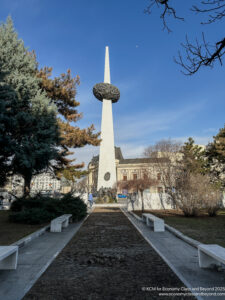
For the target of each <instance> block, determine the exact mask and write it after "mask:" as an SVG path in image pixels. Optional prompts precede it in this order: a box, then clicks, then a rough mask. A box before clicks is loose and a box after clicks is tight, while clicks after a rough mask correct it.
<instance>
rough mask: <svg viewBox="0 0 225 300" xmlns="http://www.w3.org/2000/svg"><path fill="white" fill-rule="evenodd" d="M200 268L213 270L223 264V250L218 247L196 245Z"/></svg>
mask: <svg viewBox="0 0 225 300" xmlns="http://www.w3.org/2000/svg"><path fill="white" fill-rule="evenodd" d="M198 260H199V266H200V268H214V267H215V266H221V264H225V248H223V247H221V246H219V245H204V244H200V245H198Z"/></svg>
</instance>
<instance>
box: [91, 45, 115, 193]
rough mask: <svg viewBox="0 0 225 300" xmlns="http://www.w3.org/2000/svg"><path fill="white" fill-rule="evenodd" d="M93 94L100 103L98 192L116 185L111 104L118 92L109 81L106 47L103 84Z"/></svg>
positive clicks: (106, 50)
mask: <svg viewBox="0 0 225 300" xmlns="http://www.w3.org/2000/svg"><path fill="white" fill-rule="evenodd" d="M93 93H94V95H95V97H96V98H97V99H98V100H100V101H102V124H101V139H102V141H101V144H100V153H99V165H98V184H97V190H99V189H100V188H101V187H103V188H105V187H106V188H112V187H113V185H114V184H115V183H116V163H115V148H114V131H113V114H112V103H114V102H117V101H118V100H119V97H120V92H119V90H118V89H117V87H115V86H113V85H112V84H111V81H110V68H109V48H108V47H106V49H105V73H104V83H98V84H96V85H95V86H94V88H93Z"/></svg>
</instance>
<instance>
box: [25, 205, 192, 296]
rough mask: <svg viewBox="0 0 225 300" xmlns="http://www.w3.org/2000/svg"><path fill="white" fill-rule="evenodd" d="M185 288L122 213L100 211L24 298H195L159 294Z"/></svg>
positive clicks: (87, 221) (85, 224) (90, 218)
mask: <svg viewBox="0 0 225 300" xmlns="http://www.w3.org/2000/svg"><path fill="white" fill-rule="evenodd" d="M183 286H184V285H183V283H182V282H181V281H180V280H179V279H178V278H177V276H176V275H175V274H174V273H173V271H172V270H171V269H170V268H169V267H168V266H167V265H166V263H165V262H164V261H163V260H162V259H161V257H160V256H159V255H158V254H157V253H156V252H155V251H154V250H153V249H152V248H151V247H150V245H149V244H148V243H147V242H146V241H145V239H144V238H143V237H142V236H141V235H140V234H139V232H138V231H137V230H136V229H135V228H134V227H133V225H132V224H131V223H130V221H129V220H128V219H127V218H126V217H125V216H124V214H123V213H122V212H121V211H120V210H119V209H117V208H96V209H95V211H94V213H92V214H91V215H90V216H89V217H88V219H87V220H86V221H85V223H84V224H83V226H82V227H81V229H80V230H79V231H78V233H77V234H76V235H75V236H74V238H73V239H72V240H71V241H70V243H69V244H68V245H67V246H66V247H65V248H64V249H63V251H62V252H61V253H60V254H59V256H58V257H57V258H56V259H55V260H54V261H53V263H52V264H51V265H50V267H49V268H48V269H47V270H46V272H45V273H44V274H43V275H42V276H41V277H40V278H39V280H38V281H37V282H36V284H35V285H34V286H33V287H32V289H31V290H30V291H29V292H28V294H27V295H26V296H25V297H24V300H75V299H76V300H77V299H78V300H83V299H84V300H94V299H113V300H117V299H129V300H130V299H140V300H142V299H150V300H152V299H163V300H165V299H194V298H192V297H182V296H178V297H173V296H172V295H170V296H168V297H167V296H165V295H164V296H160V294H159V293H160V292H159V291H157V289H158V290H159V289H162V288H163V287H164V288H179V287H183ZM146 290H147V291H146Z"/></svg>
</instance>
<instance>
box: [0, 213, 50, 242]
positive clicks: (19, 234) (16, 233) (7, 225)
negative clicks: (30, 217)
mask: <svg viewBox="0 0 225 300" xmlns="http://www.w3.org/2000/svg"><path fill="white" fill-rule="evenodd" d="M8 216H9V211H7V210H0V246H6V245H10V244H12V243H14V242H16V241H18V240H19V239H22V238H23V237H25V236H27V235H29V234H31V233H32V232H34V231H36V230H38V229H39V228H41V227H43V226H45V225H46V224H42V225H40V224H38V225H27V224H19V223H12V222H9V221H8Z"/></svg>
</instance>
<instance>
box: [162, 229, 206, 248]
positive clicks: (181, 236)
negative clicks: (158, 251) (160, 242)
mask: <svg viewBox="0 0 225 300" xmlns="http://www.w3.org/2000/svg"><path fill="white" fill-rule="evenodd" d="M165 227H166V229H167V230H168V231H170V232H171V233H173V234H174V235H175V236H176V237H178V238H179V239H181V240H183V241H185V242H186V243H188V244H189V245H191V246H193V247H195V248H197V249H198V245H200V244H202V243H200V242H199V241H196V240H194V239H192V238H190V237H188V236H186V235H184V234H183V233H182V232H180V231H179V230H177V229H175V228H173V227H171V226H169V225H167V224H165Z"/></svg>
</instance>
